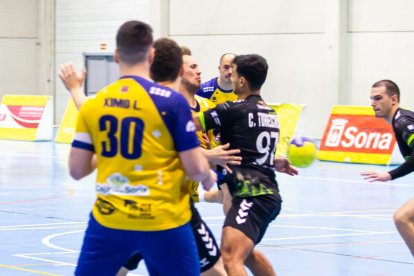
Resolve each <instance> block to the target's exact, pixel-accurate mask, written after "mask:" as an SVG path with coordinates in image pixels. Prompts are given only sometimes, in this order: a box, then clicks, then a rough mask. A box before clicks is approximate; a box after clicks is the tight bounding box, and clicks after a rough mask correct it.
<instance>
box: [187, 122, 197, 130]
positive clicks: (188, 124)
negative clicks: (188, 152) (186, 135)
mask: <svg viewBox="0 0 414 276" xmlns="http://www.w3.org/2000/svg"><path fill="white" fill-rule="evenodd" d="M185 130H186V131H187V132H193V131H196V126H195V124H194V122H193V121H188V122H187V125H186V126H185Z"/></svg>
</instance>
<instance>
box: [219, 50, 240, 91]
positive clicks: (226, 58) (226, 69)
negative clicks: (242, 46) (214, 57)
mask: <svg viewBox="0 0 414 276" xmlns="http://www.w3.org/2000/svg"><path fill="white" fill-rule="evenodd" d="M235 56H236V55H235V54H232V53H225V54H223V55H222V56H221V57H220V64H219V67H218V69H219V73H220V76H219V78H220V79H221V82H222V83H225V84H231V79H230V77H231V64H232V62H233V59H234V57H235Z"/></svg>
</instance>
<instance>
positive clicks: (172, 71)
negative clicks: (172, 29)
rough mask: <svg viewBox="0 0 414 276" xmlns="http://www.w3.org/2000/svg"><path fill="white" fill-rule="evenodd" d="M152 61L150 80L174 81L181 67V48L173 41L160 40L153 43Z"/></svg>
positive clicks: (167, 39)
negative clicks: (153, 53)
mask: <svg viewBox="0 0 414 276" xmlns="http://www.w3.org/2000/svg"><path fill="white" fill-rule="evenodd" d="M153 47H154V49H155V55H154V61H153V62H152V64H151V69H150V71H151V78H152V79H153V80H154V81H156V82H161V81H175V80H176V79H177V77H178V74H179V73H180V69H181V66H182V65H183V55H182V54H181V48H180V47H179V46H178V45H177V43H175V41H174V40H172V39H169V38H160V39H158V40H156V41H155V42H154V46H153Z"/></svg>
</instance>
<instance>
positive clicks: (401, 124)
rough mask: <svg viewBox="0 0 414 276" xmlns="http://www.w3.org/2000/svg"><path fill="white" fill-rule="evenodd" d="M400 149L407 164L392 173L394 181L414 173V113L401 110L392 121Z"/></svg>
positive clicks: (398, 110)
mask: <svg viewBox="0 0 414 276" xmlns="http://www.w3.org/2000/svg"><path fill="white" fill-rule="evenodd" d="M392 128H393V130H394V134H395V138H396V139H397V143H398V147H399V149H400V152H401V154H402V156H403V157H404V158H405V160H406V162H405V163H403V164H402V165H401V166H399V167H398V168H396V169H395V170H392V171H390V172H389V173H390V175H391V178H392V179H395V178H398V177H401V176H404V175H406V174H408V173H410V172H412V171H414V112H412V111H410V110H406V109H402V108H399V109H397V112H396V113H395V115H394V118H393V120H392Z"/></svg>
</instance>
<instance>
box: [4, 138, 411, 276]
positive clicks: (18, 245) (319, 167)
mask: <svg viewBox="0 0 414 276" xmlns="http://www.w3.org/2000/svg"><path fill="white" fill-rule="evenodd" d="M0 152H1V162H0V275H72V274H73V271H74V268H75V266H76V261H77V257H78V255H79V248H80V245H81V242H82V237H83V232H84V229H85V225H86V221H87V218H88V214H89V211H90V209H91V206H92V204H93V201H94V175H91V176H89V177H87V178H85V179H83V180H82V181H75V180H72V179H71V178H70V176H69V174H68V169H67V159H68V152H69V145H66V144H55V143H53V142H19V141H0ZM371 169H374V170H388V169H390V168H389V167H385V166H372V165H355V164H352V165H351V164H341V163H331V162H316V163H314V164H313V165H312V166H310V167H309V168H306V169H302V170H301V171H300V175H299V176H296V177H289V176H284V175H278V181H279V185H280V190H281V193H282V196H283V199H284V203H283V209H282V212H281V214H280V216H279V217H278V218H277V219H276V220H275V221H274V222H273V223H272V224H271V225H270V227H269V229H268V231H267V233H266V235H265V237H264V239H263V241H262V242H261V244H259V245H258V247H257V248H258V249H259V250H261V251H262V252H264V254H265V255H266V256H267V257H268V258H269V259H270V260H271V262H272V264H273V266H274V268H275V270H276V272H277V273H278V275H279V276H291V275H292V276H302V275H318V276H321V275H326V276H345V275H347V276H348V275H349V276H355V275H366V276H368V275H369V276H386V275H396V276H405V275H406V276H412V275H414V265H413V257H412V256H411V255H410V252H409V250H408V249H407V248H406V246H405V244H404V243H403V241H402V239H401V237H400V236H399V234H398V233H397V231H396V228H395V226H394V223H393V221H392V215H393V212H394V210H395V209H396V208H397V207H398V206H400V205H401V204H403V203H404V202H405V201H407V200H408V199H410V198H411V197H412V196H413V195H414V174H411V175H408V176H406V177H403V178H401V179H399V180H396V181H393V182H387V183H368V182H366V181H364V180H363V179H362V177H361V176H360V175H359V173H360V172H361V171H364V170H371ZM198 209H199V210H200V212H201V214H202V215H203V217H204V219H205V220H206V222H207V223H208V224H209V226H210V227H211V228H212V230H213V231H214V233H215V236H216V237H217V239H218V240H220V233H221V226H222V223H223V219H224V217H223V213H222V210H221V206H220V205H218V204H208V203H200V204H198ZM129 275H147V271H146V269H145V265H144V264H141V265H140V267H139V268H138V269H137V270H136V271H133V272H131V273H130V274H129Z"/></svg>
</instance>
